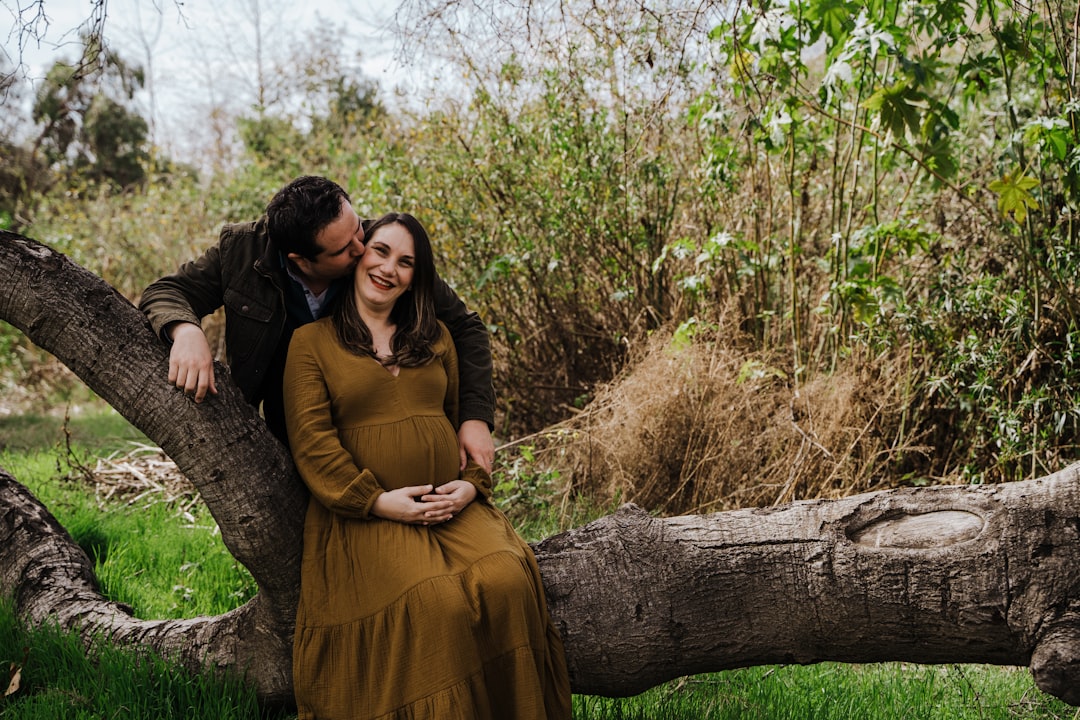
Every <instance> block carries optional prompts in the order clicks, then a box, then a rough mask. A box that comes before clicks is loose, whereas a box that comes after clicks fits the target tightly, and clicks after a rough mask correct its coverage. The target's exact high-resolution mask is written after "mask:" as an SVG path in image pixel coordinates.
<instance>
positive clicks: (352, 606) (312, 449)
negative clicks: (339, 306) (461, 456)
mask: <svg viewBox="0 0 1080 720" xmlns="http://www.w3.org/2000/svg"><path fill="white" fill-rule="evenodd" d="M435 351H436V358H435V359H434V360H433V361H432V362H430V363H428V364H427V365H424V366H422V367H417V368H402V369H401V370H400V373H399V374H398V375H393V374H391V373H390V372H389V371H388V370H387V369H386V368H384V367H383V366H382V365H380V364H379V363H378V362H377V361H375V360H374V359H372V358H368V357H360V356H357V355H354V354H352V353H350V352H348V351H347V350H345V348H344V347H343V346H342V345H341V343H340V342H339V341H338V339H337V334H336V332H335V330H334V326H333V324H332V321H331V320H330V319H329V318H327V319H323V320H320V321H318V322H314V323H311V324H309V325H305V326H303V327H301V328H299V329H298V330H297V331H296V333H295V335H294V336H293V338H292V342H291V343H290V346H289V355H288V361H287V365H286V371H285V409H286V416H287V418H288V429H289V442H290V444H291V446H292V452H293V457H294V459H295V462H296V466H297V468H298V470H299V471H300V475H301V477H302V478H303V480H304V482H305V483H306V484H307V486H308V487H309V488H310V490H311V494H312V498H311V501H310V503H309V507H308V511H307V519H306V521H305V525H304V556H303V565H302V571H301V572H302V579H301V589H300V595H301V596H300V604H299V608H298V611H297V616H296V638H295V641H294V645H293V680H294V684H295V691H296V702H297V706H298V710H299V718H300V719H301V720H305V719H307V718H318V719H319V720H335V719H338V718H341V719H348V720H360V719H362V718H394V719H401V720H404V719H406V718H408V719H413V718H432V719H438V720H453V719H455V718H460V719H461V720H466V719H467V720H483V719H484V718H490V719H491V720H531V719H537V720H541V719H544V720H548V719H553V718H569V717H570V716H571V712H570V697H571V695H570V687H569V685H570V684H569V680H568V677H567V671H566V662H565V658H564V656H563V647H562V642H561V640H560V639H559V635H558V633H557V631H556V629H555V627H554V626H553V624H552V623H551V621H550V619H549V617H548V614H547V607H546V603H545V598H544V588H543V585H542V583H541V579H540V573H539V570H538V568H537V565H536V560H535V558H534V556H533V553H532V551H531V549H530V548H529V546H528V544H526V543H525V542H524V541H523V540H522V539H521V538H520V537H519V536H518V535H517V533H516V532H515V531H514V529H513V527H512V526H511V524H510V523H509V521H508V520H507V519H506V517H505V516H504V515H503V514H502V513H501V512H500V511H499V510H498V509H497V508H495V507H494V506H493V505H492V504H491V503H490V501H489V498H490V494H491V481H490V478H489V477H488V476H487V474H486V473H485V472H484V471H483V470H482V469H480V468H478V467H476V466H475V465H471V464H470V467H469V468H467V469H466V472H465V475H464V479H466V480H469V481H471V482H473V483H474V484H475V485H476V486H477V489H478V490H479V493H478V495H477V498H476V500H474V501H473V502H472V503H470V504H469V505H468V506H467V507H466V508H465V510H464V511H463V512H462V513H461V514H460V515H459V516H456V517H454V518H453V519H452V520H449V521H448V522H446V523H442V524H438V525H432V526H422V525H406V524H402V523H398V522H393V521H389V520H384V519H381V518H377V517H375V516H374V515H371V514H370V511H371V507H372V504H373V503H374V501H375V498H376V497H377V496H378V495H379V494H380V493H381V492H382V491H383V490H391V489H394V488H399V487H406V486H411V485H425V484H429V483H430V484H434V485H440V484H442V483H445V482H448V481H450V480H454V479H457V478H460V477H462V474H461V473H460V471H459V469H458V446H457V435H456V433H455V429H454V426H453V425H452V424H451V420H450V418H456V402H457V357H456V354H455V351H454V345H453V342H452V340H451V339H450V335H449V332H447V331H446V328H445V327H444V328H443V336H442V338H441V340H440V341H439V342H438V343H437V345H436V348H435Z"/></svg>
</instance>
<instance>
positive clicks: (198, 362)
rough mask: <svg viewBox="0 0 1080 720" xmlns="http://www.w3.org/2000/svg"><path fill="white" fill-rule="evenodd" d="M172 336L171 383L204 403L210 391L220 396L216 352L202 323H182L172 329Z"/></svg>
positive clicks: (169, 331)
mask: <svg viewBox="0 0 1080 720" xmlns="http://www.w3.org/2000/svg"><path fill="white" fill-rule="evenodd" d="M168 333H169V337H170V338H171V339H172V342H173V345H172V349H171V350H170V351H169V383H170V384H173V385H176V387H178V388H179V389H181V390H183V391H184V392H185V393H187V394H189V395H190V394H194V395H195V402H197V403H198V402H202V401H203V399H204V398H205V397H206V393H207V392H209V393H211V394H213V395H217V386H216V385H215V384H214V354H213V353H212V352H210V343H208V342H207V341H206V335H205V334H204V333H203V330H202V328H201V327H199V326H198V325H193V324H192V323H188V322H179V323H176V324H175V325H173V326H171V327H170V328H169V329H168Z"/></svg>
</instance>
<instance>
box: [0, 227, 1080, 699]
mask: <svg viewBox="0 0 1080 720" xmlns="http://www.w3.org/2000/svg"><path fill="white" fill-rule="evenodd" d="M0 277H8V278H11V280H10V281H9V282H8V283H7V285H6V286H5V288H4V291H3V294H2V295H0V318H2V319H4V320H7V321H8V322H10V323H12V324H13V325H15V326H16V327H18V328H19V329H21V330H22V331H23V332H24V333H26V334H27V336H28V337H29V338H30V339H31V340H32V341H34V342H35V343H36V344H38V345H39V346H40V347H42V348H45V349H46V350H49V351H50V352H52V353H53V354H54V355H56V356H57V357H58V358H59V359H60V360H61V361H63V362H64V363H65V364H67V365H68V366H69V367H71V368H72V369H73V370H74V371H75V372H76V374H78V375H79V377H81V378H82V379H83V380H84V381H85V382H86V383H87V384H88V385H89V386H90V387H91V388H92V389H93V390H95V391H96V392H98V394H99V395H101V396H102V397H103V398H105V399H106V400H107V401H108V402H110V403H111V404H112V405H113V406H114V407H116V408H117V410H119V411H120V412H121V413H122V414H123V415H124V416H125V417H126V418H128V420H130V421H131V422H132V423H133V424H134V425H135V426H136V427H138V428H140V429H141V430H142V431H143V432H145V433H146V434H147V436H148V437H150V438H151V439H152V440H154V441H155V442H157V443H158V444H159V445H161V447H162V449H163V450H164V451H165V452H166V453H168V454H169V455H170V456H171V457H172V458H173V460H174V461H176V463H177V465H178V466H179V467H180V469H181V470H182V471H184V472H185V474H186V475H187V476H188V477H189V478H190V479H191V480H192V482H193V483H194V484H195V485H196V486H197V487H198V488H199V490H200V492H201V493H202V495H203V498H204V500H205V501H206V504H207V506H208V507H209V508H210V510H211V512H213V513H214V516H215V518H216V519H217V521H218V523H219V524H220V525H221V530H222V535H223V537H225V538H226V543H227V545H228V547H229V549H230V550H231V551H232V552H233V554H234V555H236V557H237V559H238V560H240V561H241V562H243V563H244V565H245V566H247V567H248V568H249V569H251V570H252V574H253V576H255V578H256V580H257V582H258V583H259V588H260V589H259V593H258V595H257V597H256V598H255V599H254V600H252V601H251V602H250V603H248V604H247V605H245V606H243V607H242V608H238V609H237V610H236V611H233V612H232V613H229V614H227V615H224V616H221V617H218V618H196V619H191V620H181V621H141V620H135V619H133V618H131V617H130V612H129V611H128V610H127V609H126V608H124V607H123V606H120V605H118V604H116V603H111V602H108V601H107V600H105V599H104V598H102V597H101V596H100V593H99V592H98V590H97V588H96V584H95V580H94V578H93V572H92V565H91V563H90V561H89V559H88V558H87V557H86V556H85V554H84V553H82V551H81V550H79V548H78V547H77V546H75V545H74V543H72V542H71V540H70V538H69V537H68V536H67V533H66V532H65V531H64V530H63V528H61V527H60V526H59V525H58V524H57V523H56V521H55V520H54V519H52V517H51V516H50V515H49V513H48V511H47V510H46V509H45V508H43V507H41V506H40V504H39V503H38V502H37V501H36V500H35V499H34V498H33V497H32V496H31V495H30V494H29V493H28V492H27V491H26V490H25V488H22V486H20V485H19V484H18V483H17V482H15V481H14V479H13V478H11V477H10V476H9V475H7V474H6V473H0V592H3V593H4V594H5V595H9V596H12V597H14V598H15V601H16V607H17V609H18V611H19V612H20V614H22V615H25V616H26V617H28V618H30V619H31V620H32V621H34V622H41V621H43V620H44V619H45V618H49V617H55V618H58V619H59V620H60V622H61V624H62V626H64V627H80V628H81V629H82V631H83V632H84V634H85V635H86V636H87V637H89V636H90V635H92V634H93V633H95V632H106V633H108V634H110V635H111V636H113V637H114V638H116V639H117V640H119V641H121V642H128V643H143V644H148V645H150V646H151V647H153V648H155V649H157V650H158V651H160V652H162V653H164V654H169V655H173V656H179V657H181V658H182V659H184V660H185V661H186V662H188V663H189V665H192V666H194V665H197V664H198V663H199V662H200V661H201V660H202V659H203V658H208V659H209V660H210V661H211V662H213V663H215V664H217V665H220V666H224V667H229V668H234V669H244V668H247V669H248V670H250V671H251V672H252V674H251V675H250V677H251V679H252V681H253V682H254V683H255V684H256V686H257V687H258V689H259V692H260V695H261V697H262V698H263V699H264V701H265V702H267V703H280V702H287V701H288V698H290V697H291V678H290V677H288V674H289V673H288V670H289V668H290V667H291V663H290V657H289V656H290V643H291V633H292V612H294V610H295V602H296V589H297V584H298V578H299V551H300V542H301V535H300V531H301V526H302V522H303V512H302V508H303V506H304V503H305V502H306V495H305V494H304V492H303V488H302V485H301V484H300V482H299V480H298V479H297V478H296V476H295V471H294V470H293V468H292V465H291V462H290V461H289V458H288V455H287V452H286V451H285V450H284V448H282V447H281V445H280V444H279V443H277V442H276V440H274V438H273V437H272V436H271V435H270V434H269V432H268V431H266V429H265V426H264V425H263V424H262V422H261V420H260V419H259V418H258V417H257V416H256V415H255V413H254V412H253V411H252V410H251V408H249V407H248V406H247V405H246V404H245V403H244V401H243V399H242V398H241V397H240V396H239V393H238V392H237V391H236V389H235V387H234V386H233V385H232V384H231V383H229V382H225V381H222V382H219V384H218V387H219V390H220V391H221V392H220V394H219V395H218V396H217V398H215V399H213V400H210V401H208V402H205V403H203V404H202V405H196V404H195V403H194V402H192V401H191V400H190V399H188V398H187V397H186V396H184V395H183V394H182V393H180V392H179V391H176V390H175V389H173V388H171V387H170V386H168V384H167V383H166V382H165V380H164V379H165V377H166V373H167V358H166V354H165V350H164V348H163V347H162V346H161V344H160V343H159V342H158V341H157V340H156V339H155V338H154V337H153V336H152V333H151V332H150V330H149V328H148V326H147V324H146V323H145V322H144V320H143V318H142V315H141V314H140V313H139V312H138V311H137V310H136V309H135V308H134V307H132V306H131V304H130V303H129V302H128V301H127V300H125V299H124V298H123V297H121V296H120V295H119V294H117V293H116V292H115V291H113V290H112V289H111V288H109V287H108V286H107V285H106V284H105V283H104V282H102V281H101V280H100V279H98V278H96V277H95V276H93V275H92V274H90V273H87V272H86V271H84V270H82V269H81V268H78V267H77V266H75V265H73V264H72V263H70V262H69V261H68V260H67V259H66V258H64V257H63V256H62V255H59V254H57V253H54V252H53V251H51V250H49V249H48V248H45V247H44V246H42V245H40V244H38V243H35V242H33V241H30V240H27V239H26V238H23V237H21V236H17V235H12V234H10V233H2V234H0ZM218 372H219V374H220V373H222V372H223V370H222V369H221V368H219V369H218ZM222 378H223V380H224V376H222ZM535 550H536V555H537V560H538V561H539V564H540V569H541V573H542V575H543V578H544V586H545V589H546V591H547V594H548V601H549V609H550V612H551V614H552V617H553V618H554V620H555V622H556V623H557V624H558V626H559V627H560V629H561V632H562V634H563V639H564V642H565V645H566V653H567V660H568V663H569V665H570V671H571V679H572V684H573V689H574V691H575V692H578V693H585V694H599V695H611V696H623V695H630V694H635V693H638V692H640V691H642V690H645V689H647V688H649V687H651V686H654V685H657V684H659V683H661V682H664V681H665V680H669V679H671V678H675V677H680V676H683V675H690V674H696V673H702V672H708V671H716V670H723V669H729V668H736V667H748V666H753V665H763V664H774V663H813V662H819V661H825V660H833V661H841V662H859V663H865V662H878V661H890V660H903V661H910V662H919V663H968V662H977V663H994V664H1006V665H1030V667H1031V670H1032V672H1033V674H1034V678H1035V681H1036V683H1037V684H1038V686H1039V687H1040V688H1042V689H1043V690H1044V691H1046V692H1048V693H1050V694H1052V695H1055V696H1056V697H1059V698H1061V699H1063V700H1065V701H1066V702H1068V703H1071V704H1073V705H1080V465H1076V466H1072V467H1069V468H1066V469H1065V470H1062V471H1061V472H1059V473H1056V474H1054V475H1051V476H1048V477H1044V478H1039V479H1036V480H1030V481H1026V482H1019V483H1009V484H1003V485H994V486H966V487H951V486H943V487H930V488H917V489H897V490H889V491H884V492H878V493H869V494H865V495H860V496H855V497H851V498H846V499H842V500H831V501H806V502H799V503H794V504H790V505H786V506H782V507H777V508H769V509H748V510H736V511H731V512H724V513H717V514H713V515H707V516H685V517H674V518H663V519H661V518H654V517H651V516H650V515H649V514H648V513H646V512H643V511H642V510H640V509H638V508H634V507H632V506H627V507H625V508H623V509H621V510H620V511H619V512H617V513H615V514H614V515H611V516H608V517H606V518H602V519H600V520H597V521H595V522H593V523H590V524H588V525H586V526H584V527H581V528H578V529H575V530H572V531H569V532H566V533H563V534H561V535H558V536H555V537H552V538H549V539H547V540H544V541H543V542H541V543H538V544H537V545H536V546H535Z"/></svg>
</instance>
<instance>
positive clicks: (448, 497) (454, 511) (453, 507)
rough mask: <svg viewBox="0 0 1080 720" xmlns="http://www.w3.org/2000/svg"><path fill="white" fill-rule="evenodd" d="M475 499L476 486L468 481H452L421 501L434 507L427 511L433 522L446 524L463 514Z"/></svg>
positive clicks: (424, 496) (426, 495)
mask: <svg viewBox="0 0 1080 720" xmlns="http://www.w3.org/2000/svg"><path fill="white" fill-rule="evenodd" d="M429 487H430V486H429ZM475 499H476V486H475V485H473V484H472V483H471V482H469V481H468V480H451V481H450V482H448V483H446V484H445V485H440V486H439V487H437V488H435V489H434V490H433V491H431V492H429V493H427V494H425V495H423V496H422V497H421V498H420V501H421V504H424V505H427V504H430V505H431V506H432V507H431V508H429V509H428V510H427V513H428V516H429V518H430V519H431V521H432V522H446V521H447V520H452V519H453V518H454V516H455V515H459V514H461V511H462V510H464V509H465V508H466V507H467V506H468V505H469V503H471V502H472V501H473V500H475ZM446 503H449V505H447V504H446ZM436 506H438V507H436Z"/></svg>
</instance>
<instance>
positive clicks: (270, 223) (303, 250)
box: [266, 175, 352, 260]
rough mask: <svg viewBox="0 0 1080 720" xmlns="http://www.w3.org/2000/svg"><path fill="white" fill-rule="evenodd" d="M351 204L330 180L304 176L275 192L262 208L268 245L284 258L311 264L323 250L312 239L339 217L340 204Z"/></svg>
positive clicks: (338, 186)
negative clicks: (296, 256) (267, 234)
mask: <svg viewBox="0 0 1080 720" xmlns="http://www.w3.org/2000/svg"><path fill="white" fill-rule="evenodd" d="M342 200H344V201H345V202H352V201H351V200H350V199H349V193H347V192H345V190H344V188H342V187H341V186H340V185H338V184H337V183H336V182H334V181H332V180H327V179H326V178H324V177H318V176H316V175H304V176H303V177H298V178H296V179H295V180H293V181H292V182H290V183H289V184H288V185H286V186H285V187H283V188H281V189H280V190H278V191H277V194H275V195H274V197H273V198H272V199H271V200H270V203H269V204H268V205H267V206H266V228H267V230H268V231H269V233H270V242H272V243H274V246H275V247H276V248H277V249H278V250H280V251H281V252H283V253H285V254H286V255H288V254H289V253H296V254H297V255H299V256H300V257H303V258H306V259H308V260H314V259H315V256H316V255H318V254H319V253H320V252H321V251H322V250H324V249H325V248H320V247H319V245H318V243H316V242H315V238H316V237H317V236H318V234H319V233H320V232H322V230H323V229H324V228H325V227H326V226H327V225H329V224H330V223H332V222H334V221H335V220H337V219H338V218H339V217H341V201H342Z"/></svg>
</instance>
